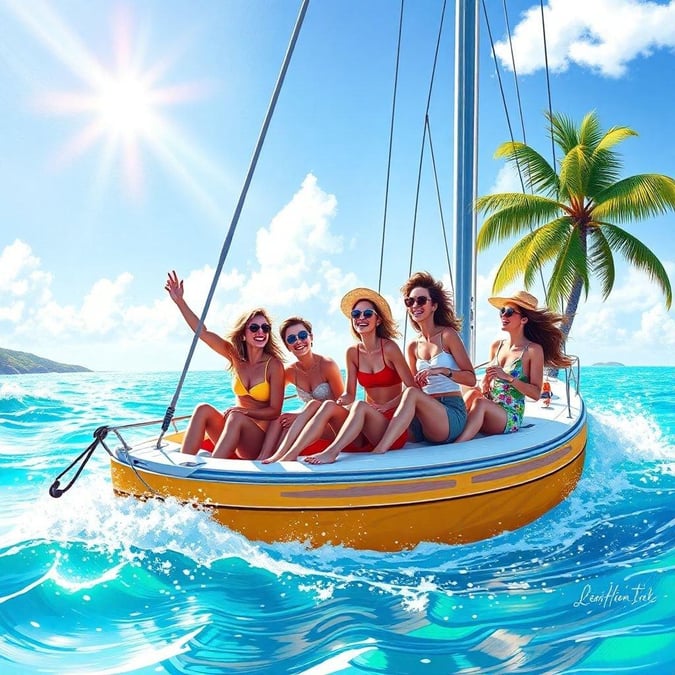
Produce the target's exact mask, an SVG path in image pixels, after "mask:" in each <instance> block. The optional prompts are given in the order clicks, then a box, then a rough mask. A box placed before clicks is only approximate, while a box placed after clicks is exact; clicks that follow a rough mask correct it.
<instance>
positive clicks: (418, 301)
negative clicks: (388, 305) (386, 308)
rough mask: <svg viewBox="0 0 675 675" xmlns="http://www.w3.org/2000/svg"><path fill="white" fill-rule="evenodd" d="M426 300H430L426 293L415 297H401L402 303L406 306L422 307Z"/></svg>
mask: <svg viewBox="0 0 675 675" xmlns="http://www.w3.org/2000/svg"><path fill="white" fill-rule="evenodd" d="M427 302H431V298H429V297H428V296H426V295H418V296H417V297H416V298H403V304H404V305H405V306H406V307H413V306H414V305H417V306H418V307H424V305H426V304H427Z"/></svg>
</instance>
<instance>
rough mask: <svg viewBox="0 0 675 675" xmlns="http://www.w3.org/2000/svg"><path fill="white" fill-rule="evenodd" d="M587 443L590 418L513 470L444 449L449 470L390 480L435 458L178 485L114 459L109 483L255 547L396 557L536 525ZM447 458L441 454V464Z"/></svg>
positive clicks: (516, 462) (196, 478) (252, 472)
mask: <svg viewBox="0 0 675 675" xmlns="http://www.w3.org/2000/svg"><path fill="white" fill-rule="evenodd" d="M586 433H587V427H586V422H585V418H584V419H583V420H582V422H581V423H580V424H578V425H577V427H576V428H574V429H573V431H572V432H571V433H568V434H567V436H566V438H565V439H564V440H563V442H562V443H560V444H552V445H550V446H548V447H545V448H540V449H539V450H537V449H536V448H535V449H534V450H529V451H528V452H525V453H524V452H521V453H518V452H514V453H511V454H512V455H513V457H512V458H511V460H510V461H505V460H504V459H500V460H498V461H497V460H495V459H494V458H493V459H492V460H488V459H485V458H482V459H481V461H477V460H475V459H474V460H473V461H471V462H469V461H465V462H457V461H455V462H448V459H449V458H452V454H451V453H452V451H453V448H456V447H458V446H446V448H447V449H446V451H445V452H446V454H445V462H446V463H445V464H443V463H437V464H435V465H431V466H424V467H423V468H417V469H416V468H414V467H413V468H411V467H410V466H408V465H406V464H405V462H404V461H399V462H398V465H396V466H389V467H388V468H387V469H386V470H384V471H382V470H377V469H375V470H373V468H372V467H373V466H374V464H373V463H374V462H375V461H377V460H379V461H381V462H382V461H384V458H386V457H388V456H389V455H392V456H394V455H398V454H399V453H413V455H414V454H415V453H416V454H417V459H416V461H417V462H419V457H420V455H422V456H423V455H425V454H427V455H428V454H430V453H431V450H429V449H428V448H413V449H410V450H402V451H397V452H391V453H387V455H384V456H378V457H377V458H374V457H372V456H371V457H368V458H365V457H354V458H350V459H351V461H352V463H354V465H355V466H357V467H358V466H360V465H362V464H366V465H367V467H366V469H365V470H363V471H356V470H350V471H346V470H341V471H339V470H338V469H339V468H340V467H339V465H338V464H337V463H336V464H335V465H331V466H332V467H337V469H333V470H332V471H331V468H330V467H329V468H327V469H326V467H323V468H324V469H325V470H324V471H312V470H310V469H309V467H308V466H307V465H305V464H303V463H298V462H293V463H283V464H286V465H290V464H293V465H294V467H291V468H286V469H285V470H280V469H278V468H277V467H280V465H270V467H273V468H267V470H266V471H261V469H260V465H258V463H257V462H242V461H241V460H210V462H212V463H215V462H220V463H225V470H223V471H219V472H214V475H213V477H211V476H210V475H209V474H208V472H206V474H205V475H200V473H199V472H197V471H195V472H194V473H192V474H190V475H181V476H175V475H166V474H165V473H163V472H162V471H161V470H158V469H157V467H155V466H153V465H152V462H150V461H140V462H138V463H136V464H135V465H134V466H132V465H131V463H127V462H125V461H121V460H119V459H117V458H115V457H113V458H112V462H111V474H112V484H113V488H114V490H115V492H116V493H117V494H120V495H133V496H135V497H140V498H157V497H158V498H165V497H173V498H176V499H178V500H180V501H182V502H185V503H191V504H195V505H199V506H203V507H206V508H209V509H210V510H211V511H212V514H213V517H214V518H215V519H216V520H217V521H219V522H220V523H222V524H223V525H225V526H227V527H228V528H230V529H232V530H234V531H237V532H240V533H242V534H244V535H245V536H246V537H248V538H249V539H252V540H261V541H266V542H289V541H300V542H306V543H307V544H309V545H311V546H321V545H323V544H342V545H345V546H349V547H354V548H365V549H372V550H382V551H393V550H401V549H406V548H412V547H414V546H416V545H417V544H418V543H420V542H424V541H429V542H438V543H448V544H456V543H467V542H472V541H477V540H481V539H486V538H488V537H492V536H494V535H496V534H499V533H501V532H504V531H507V530H513V529H516V528H518V527H522V526H523V525H526V524H527V523H530V522H532V521H533V520H535V519H537V518H539V517H540V516H541V515H543V514H544V513H546V512H547V511H549V510H550V509H551V508H553V507H554V506H555V505H556V504H558V503H560V502H561V501H562V500H563V499H565V497H566V496H567V495H568V494H569V493H570V492H571V491H572V490H573V489H574V487H575V485H576V483H577V481H578V480H579V477H580V476H581V473H582V469H583V463H584V456H585V447H586ZM516 436H518V434H515V435H512V437H513V438H515V437H516ZM173 440H174V441H175V440H177V439H173ZM472 443H473V441H472ZM464 445H469V444H464ZM442 452H443V449H439V448H438V447H436V455H437V456H441V457H442V456H443V455H439V453H442ZM523 455H526V456H525V457H523ZM411 456H412V455H411ZM180 457H183V458H185V457H187V456H185V455H180ZM402 457H403V455H401V456H400V457H397V458H396V459H397V460H399V459H401V458H402ZM507 457H508V455H507ZM190 459H192V458H188V461H185V462H184V464H185V465H186V466H189V465H190V464H192V462H191V461H189V460H190ZM254 465H258V466H254ZM299 465H302V469H303V470H300V466H299ZM347 465H348V460H347V461H346V462H345V466H347ZM186 470H187V471H190V470H191V469H189V468H188V469H186ZM202 473H203V472H202ZM216 473H217V475H215V474H216Z"/></svg>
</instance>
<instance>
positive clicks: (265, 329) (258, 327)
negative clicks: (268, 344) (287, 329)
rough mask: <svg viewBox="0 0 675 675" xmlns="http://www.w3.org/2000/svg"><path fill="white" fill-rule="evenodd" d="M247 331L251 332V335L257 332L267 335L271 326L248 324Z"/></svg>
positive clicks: (266, 324)
mask: <svg viewBox="0 0 675 675" xmlns="http://www.w3.org/2000/svg"><path fill="white" fill-rule="evenodd" d="M248 329H249V330H250V331H251V333H257V332H258V331H259V330H261V331H262V332H263V333H265V334H267V333H269V332H270V331H271V330H272V326H270V325H269V324H268V323H261V324H258V323H250V324H249V325H248Z"/></svg>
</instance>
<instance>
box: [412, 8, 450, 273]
mask: <svg viewBox="0 0 675 675" xmlns="http://www.w3.org/2000/svg"><path fill="white" fill-rule="evenodd" d="M446 6H447V0H444V1H443V9H442V10H441V19H440V23H439V26H438V36H437V38H436V50H435V52H434V63H433V66H432V68H431V78H430V79H429V90H428V92H427V106H426V110H425V111H424V127H423V133H422V142H421V144H420V159H419V162H418V166H417V189H416V191H415V207H414V210H413V226H412V234H411V239H410V260H409V262H408V276H410V275H411V274H412V266H413V254H414V249H415V233H416V231H417V212H418V208H419V199H420V185H421V182H422V166H423V162H424V146H425V141H426V139H427V131H428V129H429V108H430V107H431V95H432V93H433V89H434V81H435V78H436V66H437V64H438V53H439V51H440V46H441V37H442V36H443V22H444V20H445V9H446ZM450 276H451V277H452V274H451V275H450Z"/></svg>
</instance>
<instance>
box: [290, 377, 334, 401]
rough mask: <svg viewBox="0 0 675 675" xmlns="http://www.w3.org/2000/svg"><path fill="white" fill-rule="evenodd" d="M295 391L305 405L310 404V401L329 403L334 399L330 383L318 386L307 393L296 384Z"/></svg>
mask: <svg viewBox="0 0 675 675" xmlns="http://www.w3.org/2000/svg"><path fill="white" fill-rule="evenodd" d="M295 391H296V393H297V395H298V398H299V399H300V400H301V401H302V402H303V403H308V402H309V401H328V400H330V399H332V398H333V391H332V389H331V388H330V384H328V382H322V383H321V384H317V385H316V387H314V389H313V390H312V391H305V390H304V389H301V388H300V387H298V385H297V384H296V385H295Z"/></svg>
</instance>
